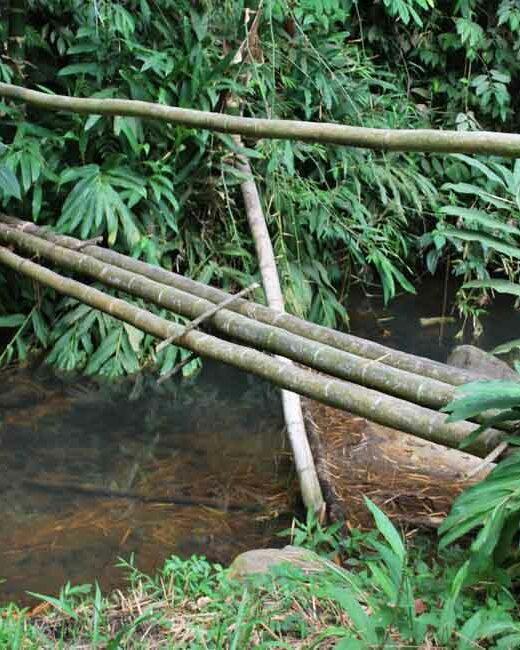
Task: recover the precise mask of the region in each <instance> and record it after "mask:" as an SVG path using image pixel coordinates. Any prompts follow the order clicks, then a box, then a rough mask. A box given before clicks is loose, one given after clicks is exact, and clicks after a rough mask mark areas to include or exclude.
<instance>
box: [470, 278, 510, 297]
mask: <svg viewBox="0 0 520 650" xmlns="http://www.w3.org/2000/svg"><path fill="white" fill-rule="evenodd" d="M463 288H464V289H493V291H497V292H498V293H506V294H509V295H511V296H519V297H520V284H516V282H509V280H471V281H470V282H465V283H464V285H463Z"/></svg>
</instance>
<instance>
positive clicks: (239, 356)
mask: <svg viewBox="0 0 520 650" xmlns="http://www.w3.org/2000/svg"><path fill="white" fill-rule="evenodd" d="M0 263H1V264H4V265H5V266H7V267H9V268H11V269H13V270H14V271H16V272H18V273H21V274H22V275H25V276H27V277H30V278H32V279H33V280H35V281H36V282H38V283H40V284H43V285H45V286H48V287H51V288H53V289H54V290H55V291H57V292H58V293H61V294H63V295H67V296H70V297H72V298H75V299H76V300H79V301H81V302H82V303H84V304H86V305H89V306H90V307H93V308H94V309H99V310H100V311H103V312H105V313H107V314H109V315H111V316H113V317H114V318H117V319H119V320H122V321H124V322H126V323H130V324H131V325H133V326H134V327H137V328H138V329H140V330H142V331H144V332H146V333H148V334H150V335H152V336H155V337H156V338H158V339H161V340H162V339H167V338H169V337H171V336H177V335H178V334H180V333H181V332H182V330H183V327H182V326H181V325H177V324H175V323H172V322H170V321H168V320H166V319H164V318H160V317H159V316H155V315H154V314H152V313H150V312H147V311H146V310H144V309H141V308H139V307H135V306H134V305H131V304H130V303H128V302H126V301H124V300H121V299H119V298H115V297H113V296H110V295H107V294H105V293H103V292H102V291H99V289H96V288H94V287H91V286H86V285H84V284H81V283H80V282H77V281H76V280H72V279H71V278H67V277H64V276H61V275H59V274H58V273H55V272H54V271H51V270H50V269H47V268H45V267H43V266H41V265H40V264H36V263H35V262H32V261H31V260H28V259H25V258H23V257H20V256H19V255H17V254H16V253H13V252H12V251H10V250H9V249H8V248H6V247H3V246H0ZM183 347H186V348H187V349H189V350H192V351H193V352H196V353H197V354H199V355H201V356H204V357H208V358H210V359H214V360H215V361H220V362H222V363H227V364H229V365H232V366H235V367H236V368H239V369H240V370H244V371H246V372H249V373H251V374H253V375H256V376H257V377H261V378H262V379H265V380H267V381H270V382H272V383H274V384H275V385H277V386H280V387H281V388H286V389H287V390H290V391H292V392H295V393H299V394H300V395H305V396H306V397H310V398H311V399H315V400H317V401H320V402H323V403H324V404H328V405H330V406H334V407H336V408H339V409H343V410H345V411H350V412H351V413H354V414H356V415H360V416H362V417H365V418H367V419H369V420H372V421H373V422H377V423H379V424H384V425H386V426H389V427H392V428H394V429H400V430H401V431H405V432H407V433H411V434H413V435H416V436H418V437H420V438H424V439H426V440H431V441H432V442H438V443H440V444H444V445H446V446H448V447H457V446H458V445H459V444H460V443H461V442H462V441H463V440H464V439H465V438H467V437H468V436H469V435H470V434H471V433H472V432H473V431H475V429H476V425H475V424H472V423H470V422H454V423H448V422H446V416H445V415H444V414H442V413H438V412H437V411H432V410H430V409H427V408H425V407H422V406H417V405H416V404H411V403H410V402H406V401H404V400H401V399H398V398H396V397H391V396H389V395H385V394H383V393H379V392H377V391H375V390H372V389H369V388H363V387H361V386H357V385H356V384H352V383H350V382H346V381H341V380H339V379H335V378H333V377H328V376H324V375H321V374H317V373H314V372H312V371H310V370H307V369H303V368H300V367H298V366H293V367H292V368H291V369H290V372H288V371H287V364H286V363H283V362H281V361H279V360H278V359H275V358H273V357H271V356H269V355H267V354H264V353H263V352H259V351H258V350H253V349H251V348H247V347H244V346H241V345H237V344H236V343H231V342H229V341H223V340H221V339H218V338H215V337H213V336H210V335H209V334H205V333H204V332H199V331H195V330H194V331H192V332H188V334H186V336H185V337H184V339H183ZM502 437H503V434H502V433H501V432H500V431H497V430H495V429H488V430H487V431H486V432H484V433H483V434H482V435H481V436H479V438H478V440H476V441H475V442H474V443H473V444H472V445H470V447H468V451H469V452H470V453H474V454H476V455H480V456H485V455H487V454H488V453H489V452H490V451H492V450H493V449H494V448H495V447H496V446H497V444H499V443H500V442H501V439H502Z"/></svg>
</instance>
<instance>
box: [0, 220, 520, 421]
mask: <svg viewBox="0 0 520 650" xmlns="http://www.w3.org/2000/svg"><path fill="white" fill-rule="evenodd" d="M0 221H1V219H0ZM0 241H3V242H4V243H9V244H15V245H16V246H20V247H21V248H22V249H24V250H25V251H28V252H29V253H31V254H38V255H40V256H42V257H45V258H47V259H49V260H52V261H53V262H57V263H58V264H60V265H62V266H65V267H66V268H69V269H72V270H75V271H77V272H79V273H82V274H86V275H88V276H90V277H93V278H95V279H97V280H99V281H101V282H103V283H104V284H107V285H109V286H112V287H115V288H117V289H120V290H122V291H125V292H127V293H130V294H132V295H136V296H139V297H140V298H144V299H145V300H148V301H150V302H152V303H154V304H157V305H159V306H161V307H165V308H166V309H169V310H171V311H173V312H175V313H178V314H181V315H183V316H187V317H188V318H190V319H193V318H195V321H194V322H196V321H197V320H198V319H199V318H200V317H201V316H203V315H205V314H206V313H208V310H209V312H213V313H212V318H211V322H212V324H213V325H214V326H215V327H216V329H217V330H219V331H220V332H222V333H223V334H224V335H225V336H231V337H233V338H234V339H237V340H239V341H241V342H244V343H247V344H249V345H252V346H254V347H256V348H258V349H261V350H264V351H269V352H273V353H274V354H278V355H281V356H283V357H286V358H289V359H292V360H293V361H297V362H299V363H301V364H303V365H305V366H307V367H310V368H314V369H316V370H320V371H322V372H325V373H327V374H329V375H331V376H333V377H337V378H339V379H346V380H348V381H353V382H354V383H356V384H359V385H360V386H366V387H369V388H376V389H378V390H381V391H383V392H384V393H388V394H391V395H395V396H396V397H401V398H403V399H406V400H407V401H410V402H414V403H416V404H421V405H423V406H428V407H431V408H436V409H437V408H442V407H444V406H446V405H447V404H448V403H449V402H451V401H452V400H453V399H454V397H455V389H454V388H453V387H452V386H450V385H448V384H444V383H442V382H439V381H437V380H434V379H428V378H425V377H420V376H418V375H414V374H412V373H409V372H407V371H403V370H399V369H395V368H392V367H390V366H386V365H384V364H381V363H378V362H377V361H371V360H367V359H363V358H361V357H358V356H356V355H352V354H350V353H349V352H344V351H342V350H338V349H336V348H332V347H331V346H327V345H324V344H321V343H318V342H316V341H313V340H310V339H306V338H304V337H300V336H295V335H293V334H290V333H289V332H287V331H285V330H283V329H280V328H276V327H273V326H269V325H266V324H264V323H258V322H256V321H254V320H253V319H248V318H246V317H245V316H242V315H240V314H236V313H234V312H233V311H229V310H227V309H217V308H216V306H215V305H214V303H211V302H209V301H206V300H204V299H202V298H194V297H193V296H191V295H190V294H188V293H186V292H183V291H180V290H178V289H175V288H173V287H165V286H164V285H162V284H161V283H158V282H155V281H153V280H149V279H147V278H145V277H143V276H141V275H139V274H137V275H136V274H134V273H132V272H130V271H126V270H124V269H121V268H120V267H114V266H112V265H110V264H107V263H104V262H101V261H100V260H98V259H96V258H94V257H92V256H90V255H89V254H88V253H80V252H77V250H76V249H74V250H69V249H68V248H65V247H64V246H60V245H59V244H57V243H53V242H52V241H47V240H46V239H43V238H40V237H37V236H34V235H31V234H29V233H28V232H27V231H26V229H24V228H21V229H20V228H18V227H17V226H9V225H4V224H2V223H0ZM63 243H66V244H68V245H70V242H67V241H64V242H63ZM229 300H230V298H228V302H229ZM280 313H281V312H280ZM190 329H191V328H190ZM185 333H186V332H185V331H183V333H182V335H180V336H179V337H178V338H182V336H184V335H185ZM165 343H166V342H165ZM179 343H180V342H179ZM163 345H164V344H161V345H159V347H158V349H160V348H162V347H163ZM476 420H477V421H479V418H476ZM498 428H502V426H501V425H499V426H498ZM503 428H504V429H505V430H508V431H509V430H513V429H514V426H513V425H510V424H506V425H505V426H504V427H503Z"/></svg>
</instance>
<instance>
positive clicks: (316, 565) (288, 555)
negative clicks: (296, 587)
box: [228, 546, 327, 580]
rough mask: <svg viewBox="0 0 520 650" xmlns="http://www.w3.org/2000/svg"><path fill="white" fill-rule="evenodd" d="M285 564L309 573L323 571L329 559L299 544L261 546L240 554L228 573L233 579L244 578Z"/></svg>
mask: <svg viewBox="0 0 520 650" xmlns="http://www.w3.org/2000/svg"><path fill="white" fill-rule="evenodd" d="M283 564H289V565H291V566H293V567H297V568H298V569H300V570H302V571H303V573H305V574H309V573H318V572H320V571H323V570H324V569H325V567H326V565H327V561H326V560H323V559H321V558H320V557H319V556H318V555H316V553H313V552H312V551H309V550H307V549H304V548H299V547H297V546H285V547H284V548H259V549H253V550H251V551H246V552H245V553H241V554H240V555H238V556H237V557H236V558H235V559H234V560H233V562H232V564H231V566H230V567H229V574H228V575H229V577H230V578H231V579H232V580H243V579H245V578H248V577H249V576H257V575H260V574H266V573H269V572H270V571H271V570H272V569H273V568H274V567H276V566H279V565H283Z"/></svg>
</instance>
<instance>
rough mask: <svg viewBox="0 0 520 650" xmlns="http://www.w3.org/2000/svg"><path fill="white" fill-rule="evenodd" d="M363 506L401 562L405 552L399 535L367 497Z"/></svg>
mask: <svg viewBox="0 0 520 650" xmlns="http://www.w3.org/2000/svg"><path fill="white" fill-rule="evenodd" d="M365 505H366V506H367V508H368V509H369V510H370V512H371V513H372V516H373V517H374V520H375V522H376V526H377V529H378V530H379V532H380V533H381V535H383V537H384V538H385V539H386V541H387V542H388V543H389V544H390V546H391V548H392V550H393V551H394V553H395V554H396V555H397V557H398V558H399V559H400V560H401V562H403V561H404V559H405V557H406V550H405V547H404V544H403V540H402V539H401V535H399V533H398V532H397V530H396V529H395V526H394V525H393V524H392V522H391V521H390V519H389V518H388V517H387V516H386V515H385V513H384V512H383V511H382V510H380V509H379V508H378V507H377V506H376V504H375V503H374V502H373V501H371V500H370V499H369V498H368V497H365Z"/></svg>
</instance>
